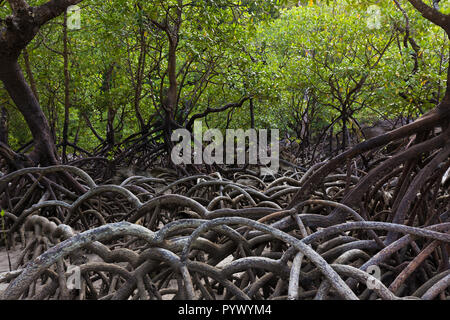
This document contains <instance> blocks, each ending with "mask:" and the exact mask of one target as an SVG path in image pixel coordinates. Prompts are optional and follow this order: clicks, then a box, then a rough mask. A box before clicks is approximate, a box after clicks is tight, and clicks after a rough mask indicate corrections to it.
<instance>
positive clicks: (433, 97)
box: [0, 0, 450, 150]
mask: <svg viewBox="0 0 450 320" xmlns="http://www.w3.org/2000/svg"><path fill="white" fill-rule="evenodd" d="M43 2H44V1H30V2H29V3H30V4H32V5H36V4H40V3H43ZM179 3H181V4H182V5H183V6H182V11H183V14H182V24H181V29H180V30H179V44H178V46H177V52H176V55H177V82H178V89H179V93H178V94H179V100H178V110H177V114H176V121H177V122H178V123H179V124H180V125H184V124H185V123H186V122H187V120H188V119H189V117H190V116H192V115H193V114H195V113H198V112H202V111H204V110H205V109H206V108H208V107H209V108H217V107H220V106H222V105H224V104H227V103H230V102H237V101H239V100H240V99H241V98H242V97H244V96H251V97H253V101H254V107H255V122H256V126H257V127H260V128H269V127H277V128H280V129H282V130H284V131H286V132H288V131H289V132H291V133H292V132H293V131H295V128H296V126H297V125H298V121H301V119H302V115H303V114H305V112H306V113H308V115H309V117H310V119H313V124H312V128H313V129H314V130H315V131H320V130H321V129H323V128H325V127H326V126H328V125H329V124H330V123H332V121H333V120H336V119H337V118H339V117H342V116H343V114H347V115H349V116H353V117H354V118H355V119H357V120H358V121H365V120H372V119H373V118H374V117H380V116H389V117H395V116H398V115H401V114H403V115H408V114H411V115H415V116H417V115H419V114H421V113H423V112H425V111H427V110H429V109H430V108H432V107H433V106H434V105H435V104H436V102H437V101H439V100H440V99H441V98H442V96H443V94H444V88H445V85H446V77H445V76H446V67H447V64H448V61H447V57H446V53H447V51H448V42H447V38H446V37H445V35H444V33H443V31H441V30H439V29H438V28H437V27H435V26H433V25H431V24H430V23H429V22H427V21H426V20H425V19H423V18H422V17H421V16H420V15H419V14H418V13H417V12H416V11H415V10H414V8H412V7H411V6H410V5H406V4H405V5H404V7H405V9H406V11H407V13H408V15H409V17H410V20H411V23H410V25H411V37H412V38H413V39H414V40H415V42H416V43H417V44H418V46H419V47H420V51H419V56H418V57H417V61H418V66H417V68H416V70H414V69H415V59H414V55H415V54H416V53H415V51H414V50H413V48H412V47H411V45H409V46H408V47H407V48H405V46H404V37H405V33H404V31H401V30H400V29H402V28H404V17H403V15H402V13H401V12H400V11H399V10H397V8H396V7H395V5H394V4H393V3H392V2H391V1H381V2H380V1H375V0H374V1H367V0H364V1H361V0H341V1H325V0H320V1H319V0H314V1H309V0H305V1H300V2H299V1H275V0H270V1H269V0H266V1H252V0H244V1H229V0H208V1H200V0H192V1H189V2H187V1H181V0H180V1H179V0H170V1H162V0H159V1H147V2H144V1H128V0H108V1H99V0H88V1H83V2H81V3H80V4H79V6H80V7H81V8H82V10H81V18H82V25H81V26H82V28H81V30H76V31H75V30H74V31H69V43H68V45H69V52H70V54H69V61H70V63H69V72H70V97H71V109H70V110H71V114H70V117H71V122H70V125H69V141H76V142H77V144H78V145H79V146H80V147H82V148H84V149H87V150H93V149H94V148H95V147H96V146H97V145H98V144H99V140H97V139H96V138H95V137H94V135H93V133H92V131H91V129H90V128H89V127H88V126H87V124H86V122H85V117H87V118H88V119H89V120H90V122H91V124H92V126H93V129H94V130H96V131H97V133H98V134H99V135H100V136H102V137H103V138H105V136H106V131H107V118H108V112H114V113H115V118H114V125H115V127H116V129H117V136H116V140H117V141H120V140H123V139H125V138H126V137H128V136H130V135H132V134H134V133H136V132H138V131H139V130H140V128H139V122H138V120H137V117H136V104H135V99H136V96H137V99H139V103H138V105H139V108H140V110H139V111H140V113H141V114H142V118H143V119H144V120H145V121H146V122H147V121H149V120H150V119H152V120H151V121H156V120H157V119H158V118H160V117H161V115H160V111H161V104H162V103H163V101H164V98H165V93H166V90H167V88H168V85H169V79H168V76H167V54H168V48H169V42H168V38H167V34H166V33H165V32H164V31H162V30H161V29H160V28H158V27H157V26H155V24H154V23H152V22H151V21H152V20H153V21H157V22H160V23H163V22H165V21H166V20H167V19H169V20H170V17H173V13H174V12H175V11H176V10H177V8H178V5H179ZM373 4H376V5H377V6H379V8H380V12H381V18H380V19H381V20H380V21H381V27H380V28H379V29H371V28H370V27H368V24H367V19H369V18H370V14H369V13H368V9H369V6H370V5H373ZM8 11H9V8H8V6H5V5H4V6H3V7H1V8H0V16H1V17H4V16H5V15H6V14H8ZM442 11H443V12H450V6H449V5H448V4H446V3H443V4H442ZM62 22H63V17H58V18H57V19H55V20H53V21H52V22H51V23H49V24H47V25H46V26H45V27H44V28H43V29H42V30H41V32H40V34H39V35H38V36H37V37H36V39H35V40H34V41H33V42H32V43H31V44H30V45H29V46H28V48H27V50H28V53H29V56H30V63H31V70H32V73H33V77H34V80H35V82H36V85H37V91H38V95H39V100H40V103H41V106H42V108H43V109H44V112H45V114H46V115H47V117H48V120H49V122H50V124H51V127H52V128H54V131H55V132H54V133H55V136H56V140H57V143H58V142H60V141H61V137H62V128H63V119H64V74H63V66H64V65H63V56H62V52H63V41H62V32H63V26H62ZM169 22H170V21H169ZM399 26H400V27H401V28H399ZM142 57H144V60H142ZM142 61H144V63H143V62H142ZM23 62H24V61H23V60H21V63H22V64H23ZM23 67H24V70H25V66H24V65H23ZM111 68H112V73H111V77H109V78H108V77H107V75H108V70H110V69H111ZM413 70H414V72H413ZM26 77H28V75H27V74H26ZM139 77H142V79H141V81H142V85H141V87H140V89H139V86H138V85H137V83H138V79H139ZM28 80H30V79H28ZM361 82H362V84H361V85H359V84H360V83H361ZM0 102H2V103H3V104H5V105H6V106H7V107H8V110H9V130H10V141H9V142H10V144H11V146H12V147H13V148H17V147H19V146H21V145H23V144H25V143H27V142H29V141H30V139H31V137H30V134H29V133H28V132H27V131H26V130H24V128H25V127H26V125H25V124H24V122H23V119H22V117H21V115H20V114H19V113H18V111H17V110H16V108H15V107H14V106H13V104H12V103H11V101H8V97H7V96H6V95H5V94H4V92H3V91H0ZM312 113H314V114H312ZM206 123H207V125H208V126H210V127H218V128H222V129H225V127H226V126H229V127H234V128H236V127H243V128H247V127H249V125H250V112H249V107H248V102H247V103H245V104H244V105H243V107H241V108H237V109H230V110H227V111H225V112H222V113H215V114H212V115H208V117H207V119H206Z"/></svg>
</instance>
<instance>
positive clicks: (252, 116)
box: [250, 99, 255, 129]
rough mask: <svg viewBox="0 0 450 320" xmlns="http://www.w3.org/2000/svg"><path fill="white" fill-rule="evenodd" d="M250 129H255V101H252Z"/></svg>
mask: <svg viewBox="0 0 450 320" xmlns="http://www.w3.org/2000/svg"><path fill="white" fill-rule="evenodd" d="M250 128H252V129H255V106H254V105H253V99H250Z"/></svg>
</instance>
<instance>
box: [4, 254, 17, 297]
mask: <svg viewBox="0 0 450 320" xmlns="http://www.w3.org/2000/svg"><path fill="white" fill-rule="evenodd" d="M19 248H20V246H17V248H16V250H14V251H9V257H10V259H11V266H12V267H14V264H15V263H16V261H17V258H18V257H19V255H20V249H19ZM8 271H10V270H9V263H8V255H7V254H6V250H5V247H1V248H0V273H2V272H8ZM7 287H8V284H7V283H0V294H2V292H3V290H5V289H6V288H7Z"/></svg>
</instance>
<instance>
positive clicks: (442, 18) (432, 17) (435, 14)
mask: <svg viewBox="0 0 450 320" xmlns="http://www.w3.org/2000/svg"><path fill="white" fill-rule="evenodd" d="M408 1H409V3H411V5H412V6H413V7H414V8H416V9H417V10H418V11H419V12H420V13H421V14H422V16H423V17H424V18H425V19H427V20H429V21H431V22H433V23H434V24H436V25H438V26H440V27H441V28H443V29H444V30H445V31H450V29H449V27H450V17H449V16H448V15H446V14H443V13H441V12H439V11H438V10H436V9H435V8H432V7H430V6H428V5H427V4H425V3H424V2H423V1H422V0H408Z"/></svg>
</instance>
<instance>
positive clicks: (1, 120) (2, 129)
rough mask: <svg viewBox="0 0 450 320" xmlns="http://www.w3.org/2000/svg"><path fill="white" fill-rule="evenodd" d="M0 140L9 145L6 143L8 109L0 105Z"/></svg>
mask: <svg viewBox="0 0 450 320" xmlns="http://www.w3.org/2000/svg"><path fill="white" fill-rule="evenodd" d="M0 109H1V111H0V142H2V143H4V144H5V145H9V143H8V111H7V110H6V108H5V106H1V107H0Z"/></svg>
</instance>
